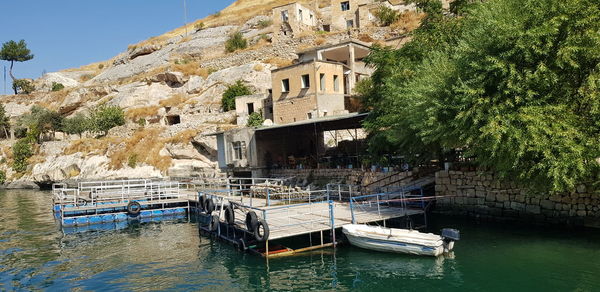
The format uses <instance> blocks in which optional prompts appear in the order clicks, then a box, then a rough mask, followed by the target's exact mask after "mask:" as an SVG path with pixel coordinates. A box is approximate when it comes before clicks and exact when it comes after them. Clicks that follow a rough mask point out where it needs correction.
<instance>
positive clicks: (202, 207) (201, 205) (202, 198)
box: [198, 194, 206, 211]
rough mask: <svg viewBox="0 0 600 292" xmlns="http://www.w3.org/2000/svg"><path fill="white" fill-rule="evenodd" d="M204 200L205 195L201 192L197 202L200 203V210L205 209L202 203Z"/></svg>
mask: <svg viewBox="0 0 600 292" xmlns="http://www.w3.org/2000/svg"><path fill="white" fill-rule="evenodd" d="M205 202H206V196H205V195H204V194H202V195H201V196H200V197H199V198H198V203H199V205H200V211H205V210H206V206H205V205H204V203H205Z"/></svg>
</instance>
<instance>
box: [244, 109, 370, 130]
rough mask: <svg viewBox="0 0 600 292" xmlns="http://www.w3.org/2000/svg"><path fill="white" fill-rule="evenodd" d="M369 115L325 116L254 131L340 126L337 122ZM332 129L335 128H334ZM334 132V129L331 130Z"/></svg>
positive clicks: (354, 119) (355, 119)
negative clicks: (310, 126)
mask: <svg viewBox="0 0 600 292" xmlns="http://www.w3.org/2000/svg"><path fill="white" fill-rule="evenodd" d="M368 115H369V113H350V114H346V115H337V116H327V117H319V118H314V119H310V120H304V121H299V122H294V123H289V124H284V125H273V126H268V127H260V128H257V129H256V131H257V132H259V131H269V130H274V129H282V128H292V127H299V126H306V125H312V124H324V123H336V122H337V123H336V124H342V123H339V122H344V121H350V120H352V121H353V122H354V121H357V120H360V121H362V120H363V119H364V118H366V117H367V116H368ZM333 128H336V127H335V126H334V127H333ZM332 130H334V129H332Z"/></svg>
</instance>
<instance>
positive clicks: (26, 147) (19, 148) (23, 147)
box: [12, 136, 35, 172]
mask: <svg viewBox="0 0 600 292" xmlns="http://www.w3.org/2000/svg"><path fill="white" fill-rule="evenodd" d="M34 143H35V138H33V137H31V136H29V137H26V138H22V139H19V141H17V142H16V143H15V144H14V145H13V147H12V150H13V166H12V168H13V170H14V171H16V172H25V171H26V170H27V166H28V164H29V163H28V161H27V160H28V159H29V158H30V157H31V156H33V144H34Z"/></svg>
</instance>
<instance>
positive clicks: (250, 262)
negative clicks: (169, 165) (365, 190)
mask: <svg viewBox="0 0 600 292" xmlns="http://www.w3.org/2000/svg"><path fill="white" fill-rule="evenodd" d="M433 219H434V220H433V222H432V223H431V225H432V230H438V229H439V228H440V227H442V226H445V227H446V226H448V227H456V228H459V229H460V230H461V235H462V240H461V241H460V242H458V243H457V245H456V251H455V253H454V257H453V258H451V257H446V258H444V257H440V258H437V259H435V258H429V257H415V256H404V255H395V254H385V253H377V252H371V251H367V250H362V249H358V248H353V247H350V246H343V247H339V248H338V249H336V250H335V251H334V250H333V249H325V250H321V251H315V252H312V253H307V254H303V255H298V256H293V257H288V258H282V259H271V260H269V262H268V263H267V262H265V260H264V259H261V258H259V257H256V256H253V255H250V254H242V253H240V252H238V251H236V250H234V249H233V247H231V246H229V245H226V244H223V243H222V242H218V241H212V240H210V239H208V238H205V237H200V236H199V233H198V228H197V225H196V224H195V223H188V222H187V221H185V222H169V223H167V222H163V223H148V224H138V225H132V226H129V227H128V228H127V229H123V230H118V231H102V232H88V233H84V234H67V235H65V234H63V233H62V232H61V230H60V228H59V227H58V226H57V224H56V223H55V222H54V219H53V218H52V214H51V198H50V194H49V193H47V192H37V191H2V192H0V290H52V291H56V290H72V289H74V290H103V291H106V290H117V291H123V290H126V291H129V290H135V291H147V290H210V291H223V290H229V291H238V290H285V291H288V290H298V291H304V290H317V291H322V290H341V291H344V290H357V291H381V292H383V291H401V290H408V291H414V290H419V291H507V290H508V291H511V290H512V291H600V234H599V232H597V231H593V230H592V231H590V230H588V231H581V230H580V231H569V230H554V229H551V228H549V229H541V228H531V227H518V226H515V225H500V224H476V223H469V222H466V221H457V220H451V221H450V220H449V219H447V218H444V217H436V218H433Z"/></svg>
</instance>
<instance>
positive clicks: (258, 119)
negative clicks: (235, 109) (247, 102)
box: [246, 112, 265, 127]
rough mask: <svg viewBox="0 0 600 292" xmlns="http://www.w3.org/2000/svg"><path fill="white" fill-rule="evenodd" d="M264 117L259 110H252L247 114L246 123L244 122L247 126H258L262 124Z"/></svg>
mask: <svg viewBox="0 0 600 292" xmlns="http://www.w3.org/2000/svg"><path fill="white" fill-rule="evenodd" d="M264 121H265V119H264V118H263V116H262V115H261V114H260V113H259V112H253V113H251V114H250V115H249V116H248V123H246V126H247V127H260V126H262V124H263V122H264Z"/></svg>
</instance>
